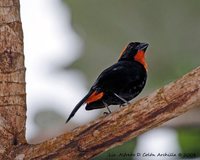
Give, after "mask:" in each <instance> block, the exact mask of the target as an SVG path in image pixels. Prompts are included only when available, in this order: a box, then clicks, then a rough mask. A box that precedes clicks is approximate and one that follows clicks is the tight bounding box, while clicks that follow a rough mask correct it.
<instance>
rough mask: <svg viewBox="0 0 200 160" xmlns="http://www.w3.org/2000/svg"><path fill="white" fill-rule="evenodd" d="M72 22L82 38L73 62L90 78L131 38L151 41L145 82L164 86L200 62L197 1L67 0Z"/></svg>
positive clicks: (107, 64)
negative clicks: (80, 55)
mask: <svg viewBox="0 0 200 160" xmlns="http://www.w3.org/2000/svg"><path fill="white" fill-rule="evenodd" d="M65 2H66V4H67V5H68V6H69V8H70V10H71V13H72V14H71V15H72V25H73V27H74V28H75V30H76V32H78V34H79V35H80V36H81V38H82V39H83V41H84V45H85V48H84V51H83V55H82V57H81V58H80V59H78V60H77V61H75V62H74V63H73V64H72V65H71V66H68V67H72V68H76V69H79V70H81V71H82V72H83V73H84V74H85V75H86V77H87V78H88V80H89V84H91V83H93V81H94V80H95V79H96V77H97V75H98V73H100V71H102V70H103V69H104V68H106V67H107V66H109V65H110V64H112V63H114V62H115V61H117V59H118V56H119V53H120V52H121V50H122V49H123V47H124V45H126V44H127V43H128V42H130V41H144V42H148V43H149V44H150V47H149V49H148V52H147V61H148V64H149V78H148V79H149V83H148V84H150V85H149V88H157V87H158V86H162V85H164V84H166V83H168V82H170V81H172V80H174V79H176V78H178V77H179V76H181V75H183V74H184V73H186V72H188V71H190V70H191V69H192V68H194V67H196V66H198V65H199V59H200V54H199V52H200V48H199V42H200V30H199V28H200V21H199V17H200V1H197V0H190V1H188V0H175V1H174V0H167V1H166V0H143V1H142V0H123V1H122V0H109V1H106V0H84V1H74V0H65Z"/></svg>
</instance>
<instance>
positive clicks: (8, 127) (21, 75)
mask: <svg viewBox="0 0 200 160" xmlns="http://www.w3.org/2000/svg"><path fill="white" fill-rule="evenodd" d="M199 105H200V67H199V68H196V69H195V70H193V71H192V72H190V73H188V74H187V75H185V76H183V77H182V78H181V79H179V80H177V81H175V82H172V83H170V84H168V85H166V86H165V87H163V88H161V89H158V90H157V91H155V92H154V93H152V94H150V95H149V96H147V97H145V98H143V99H141V100H139V101H137V102H136V103H133V104H130V105H129V106H127V107H125V108H122V109H121V110H120V111H118V112H115V113H112V114H110V115H109V116H107V117H101V118H99V119H97V120H95V121H93V122H90V123H89V124H87V125H84V126H80V127H78V128H76V129H74V130H73V131H71V132H68V133H66V134H63V135H61V136H58V137H56V138H53V139H50V140H47V141H45V142H43V143H40V144H36V145H31V144H27V143H26V140H25V120H26V116H25V114H26V99H25V68H24V55H23V34H22V26H21V22H20V15H19V1H18V0H1V1H0V159H16V160H21V159H54V158H57V159H67V160H70V159H72V160H74V159H80V160H83V159H91V158H92V157H94V156H96V155H98V154H100V153H102V152H104V151H106V150H108V149H109V148H111V147H114V146H117V145H120V144H122V143H123V142H126V141H128V140H130V139H132V138H134V137H136V136H138V135H140V134H141V133H143V132H145V131H147V130H150V129H151V128H154V127H156V126H159V125H161V124H163V123H164V122H166V121H168V120H169V119H172V118H174V117H176V116H178V115H181V114H182V113H184V112H186V111H188V110H190V109H192V108H194V107H196V106H199Z"/></svg>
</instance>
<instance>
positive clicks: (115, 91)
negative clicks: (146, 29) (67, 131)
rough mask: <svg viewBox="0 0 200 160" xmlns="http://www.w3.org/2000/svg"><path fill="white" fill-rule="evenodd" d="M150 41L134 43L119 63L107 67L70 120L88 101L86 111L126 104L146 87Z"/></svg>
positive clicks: (76, 107)
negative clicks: (147, 55) (146, 56)
mask: <svg viewBox="0 0 200 160" xmlns="http://www.w3.org/2000/svg"><path fill="white" fill-rule="evenodd" d="M147 47H148V44H147V43H140V42H131V43H129V44H128V45H127V47H125V48H124V50H123V51H122V52H121V54H120V57H119V60H118V62H117V63H115V64H113V65H112V66H110V67H109V68H107V69H105V70H104V71H103V72H102V73H101V74H100V75H99V77H98V78H97V80H96V81H95V83H94V84H93V85H92V87H91V89H90V90H89V92H88V94H87V95H86V96H85V97H84V98H83V99H82V100H81V101H80V102H79V103H78V104H77V105H76V106H75V108H74V109H73V111H72V112H71V114H70V115H69V118H68V119H67V121H66V123H67V122H68V121H69V120H70V119H71V118H72V117H73V116H74V115H75V113H76V112H77V111H78V109H79V108H80V107H81V106H82V105H83V104H84V103H86V107H85V109H86V110H92V109H100V108H105V107H106V108H107V109H108V111H109V112H110V113H111V111H110V109H109V108H108V106H109V105H124V104H128V102H129V101H130V100H132V99H133V98H134V97H136V96H137V95H138V94H139V93H140V92H141V91H142V89H143V88H144V86H145V83H146V79H147V63H146V61H145V51H146V49H147Z"/></svg>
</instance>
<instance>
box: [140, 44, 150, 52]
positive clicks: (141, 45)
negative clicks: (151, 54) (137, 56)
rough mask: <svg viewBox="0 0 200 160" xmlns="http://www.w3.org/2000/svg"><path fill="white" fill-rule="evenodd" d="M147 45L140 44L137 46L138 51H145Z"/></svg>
mask: <svg viewBox="0 0 200 160" xmlns="http://www.w3.org/2000/svg"><path fill="white" fill-rule="evenodd" d="M148 46H149V44H148V43H140V44H139V46H137V48H138V50H142V51H144V52H145V51H146V49H147V48H148Z"/></svg>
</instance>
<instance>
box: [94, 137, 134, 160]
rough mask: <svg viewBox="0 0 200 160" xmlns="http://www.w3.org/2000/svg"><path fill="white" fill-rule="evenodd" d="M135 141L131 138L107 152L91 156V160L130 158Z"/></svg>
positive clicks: (125, 159)
mask: <svg viewBox="0 0 200 160" xmlns="http://www.w3.org/2000/svg"><path fill="white" fill-rule="evenodd" d="M135 144H136V141H135V139H134V140H131V141H129V142H126V143H124V144H123V145H121V146H118V147H115V148H112V149H110V150H108V151H107V152H104V153H102V154H101V155H99V156H97V157H95V158H93V160H132V159H133V156H131V155H132V154H133V152H134V148H135Z"/></svg>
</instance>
